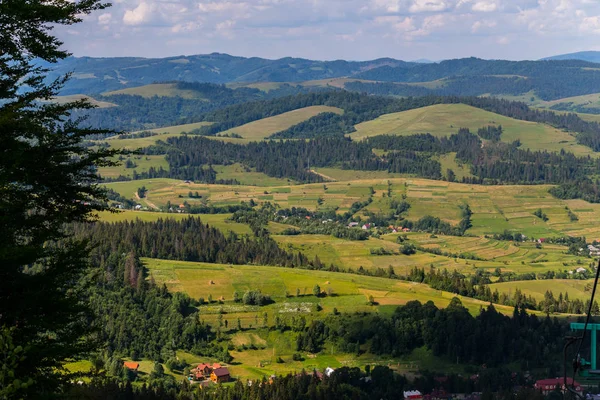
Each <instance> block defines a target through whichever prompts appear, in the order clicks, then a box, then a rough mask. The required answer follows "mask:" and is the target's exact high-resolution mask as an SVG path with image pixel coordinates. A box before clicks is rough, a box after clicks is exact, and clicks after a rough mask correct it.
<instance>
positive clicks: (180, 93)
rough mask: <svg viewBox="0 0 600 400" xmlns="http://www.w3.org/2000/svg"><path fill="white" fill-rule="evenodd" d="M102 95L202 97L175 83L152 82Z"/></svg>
mask: <svg viewBox="0 0 600 400" xmlns="http://www.w3.org/2000/svg"><path fill="white" fill-rule="evenodd" d="M102 94H103V95H104V96H112V95H118V94H127V95H137V96H142V97H145V98H150V97H154V96H158V97H183V98H184V99H201V98H202V97H201V96H200V95H199V93H198V92H196V91H194V90H181V89H177V84H175V83H153V84H150V85H144V86H138V87H133V88H127V89H121V90H115V91H113V92H105V93H102Z"/></svg>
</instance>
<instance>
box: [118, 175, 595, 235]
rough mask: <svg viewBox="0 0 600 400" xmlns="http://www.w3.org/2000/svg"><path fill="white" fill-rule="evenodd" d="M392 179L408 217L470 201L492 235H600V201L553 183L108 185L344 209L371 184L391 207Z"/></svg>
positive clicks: (445, 214) (477, 220)
mask: <svg viewBox="0 0 600 400" xmlns="http://www.w3.org/2000/svg"><path fill="white" fill-rule="evenodd" d="M319 171H322V172H323V173H325V172H327V174H329V175H333V174H334V173H335V171H332V170H327V169H321V170H319ZM340 171H341V170H340ZM343 173H348V171H343ZM388 181H389V182H390V183H391V184H392V195H393V196H394V197H399V196H401V195H403V194H404V195H406V196H407V201H408V202H409V203H410V204H411V208H410V209H409V211H408V212H407V215H406V218H408V219H411V220H418V219H419V218H421V217H423V216H426V215H431V214H434V216H437V217H440V218H442V219H444V220H446V221H448V222H451V223H453V224H456V223H458V221H459V220H460V215H459V207H458V206H459V205H461V204H464V203H468V204H469V206H470V207H471V209H472V211H473V216H472V224H473V227H472V228H471V229H469V231H468V233H469V234H471V235H478V236H483V235H486V234H488V235H491V234H494V233H502V232H503V231H504V230H505V229H508V230H510V231H512V232H519V233H522V234H524V235H526V236H528V237H534V238H543V237H553V236H559V235H563V234H567V235H570V236H585V237H586V238H588V240H589V241H593V240H594V239H600V226H598V224H597V221H598V220H599V219H600V204H591V203H588V202H586V201H584V200H560V199H556V198H554V197H552V196H551V195H550V194H549V193H548V189H549V188H550V187H551V186H550V185H536V186H521V185H501V186H481V185H469V184H461V183H449V182H445V181H432V180H427V179H418V178H414V179H413V178H389V179H363V180H355V181H339V182H328V183H326V184H306V185H286V186H271V187H258V186H243V185H234V186H228V185H211V184H194V183H189V184H188V183H185V182H183V181H179V180H175V179H166V178H160V179H149V180H140V181H129V182H114V183H109V184H107V185H106V186H107V187H109V188H111V189H114V190H115V191H117V192H119V193H120V194H122V195H123V196H125V197H129V198H133V196H134V193H135V191H136V190H137V188H139V187H141V186H142V185H143V186H146V188H147V189H148V193H147V200H148V201H150V202H152V203H153V204H155V205H157V206H158V207H161V206H164V205H165V204H166V203H167V202H168V201H170V202H171V203H172V204H180V203H182V202H183V201H184V200H185V201H187V202H189V203H190V204H193V203H194V202H201V201H204V202H206V203H207V204H208V205H211V204H212V205H230V204H239V203H240V202H241V201H246V202H248V201H250V200H251V199H252V200H254V201H256V202H258V203H262V202H266V201H269V202H272V203H275V204H278V205H279V206H281V207H282V208H289V207H305V208H307V209H310V210H317V209H321V210H326V209H336V210H337V211H338V212H340V213H341V212H346V211H347V210H349V209H350V207H351V205H352V203H354V202H356V201H365V200H367V199H368V198H369V193H370V188H371V187H372V188H373V189H374V190H375V194H374V196H373V202H372V203H371V204H370V205H369V206H368V207H367V209H368V210H370V211H373V212H388V211H389V202H390V199H389V198H386V197H383V195H384V194H385V193H386V192H387V183H388ZM189 191H194V192H195V191H198V193H199V195H200V196H202V198H201V199H191V198H188V196H187V195H188V193H189ZM265 192H266V193H265ZM179 196H181V197H179ZM319 198H321V199H322V204H321V205H319V204H318V200H319ZM566 207H568V208H569V209H570V210H571V211H572V212H573V213H575V214H576V215H577V216H578V218H579V221H576V222H571V221H570V219H569V217H568V211H567V209H566ZM538 208H541V209H542V210H543V212H544V213H546V214H547V215H548V218H549V219H548V221H546V222H544V221H542V220H541V219H539V218H537V217H535V216H534V215H533V212H534V211H535V210H537V209H538ZM433 211H435V212H433ZM359 215H360V214H359Z"/></svg>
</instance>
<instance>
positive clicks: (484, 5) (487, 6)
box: [471, 1, 498, 12]
mask: <svg viewBox="0 0 600 400" xmlns="http://www.w3.org/2000/svg"><path fill="white" fill-rule="evenodd" d="M471 9H472V10H473V11H479V12H492V11H496V10H497V9H498V4H496V2H495V1H478V2H477V3H475V4H473V7H472V8H471Z"/></svg>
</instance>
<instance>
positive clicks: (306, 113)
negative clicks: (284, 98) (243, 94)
mask: <svg viewBox="0 0 600 400" xmlns="http://www.w3.org/2000/svg"><path fill="white" fill-rule="evenodd" d="M325 112H330V113H335V114H343V112H344V111H343V110H342V109H340V108H337V107H328V106H311V107H305V108H299V109H297V110H293V111H288V112H285V113H283V114H279V115H276V116H274V117H269V118H263V119H260V120H257V121H253V122H250V123H247V124H245V125H242V126H238V127H235V128H232V129H229V130H226V131H223V132H221V133H218V134H217V136H226V135H231V134H233V133H235V134H237V135H240V136H241V137H242V138H244V139H252V140H261V139H265V138H266V137H269V136H271V135H272V134H274V133H277V132H280V131H283V130H285V129H288V128H289V127H291V126H293V125H296V124H299V123H300V122H302V121H306V120H307V119H309V118H311V117H314V116H315V115H319V114H321V113H325Z"/></svg>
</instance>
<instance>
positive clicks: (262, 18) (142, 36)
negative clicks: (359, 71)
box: [57, 0, 600, 61]
mask: <svg viewBox="0 0 600 400" xmlns="http://www.w3.org/2000/svg"><path fill="white" fill-rule="evenodd" d="M84 20H85V21H84V22H83V23H82V24H77V25H75V26H68V27H62V28H57V34H58V35H59V37H60V38H61V39H62V40H64V42H65V47H66V48H68V49H69V50H70V51H71V52H72V53H73V55H74V56H79V57H81V56H91V57H117V56H129V57H148V58H163V57H171V56H178V55H183V54H187V55H193V54H209V53H213V52H219V53H227V54H232V55H236V56H243V57H262V58H269V59H278V58H283V57H295V58H308V59H313V60H337V59H344V60H359V61H360V60H372V59H376V58H384V57H389V58H395V59H400V60H419V59H428V60H434V61H439V60H444V59H454V58H465V57H478V58H484V59H506V60H537V59H540V58H544V57H549V56H553V55H556V54H563V53H572V52H578V51H593V50H600V46H599V45H598V39H599V38H600V3H598V2H594V1H590V0H569V1H567V0H368V1H357V0H345V1H342V0H329V1H322V0H217V1H208V2H202V3H198V2H195V1H191V0H177V1H170V2H162V1H158V0H134V1H123V0H118V1H115V3H114V5H113V6H112V7H109V8H107V9H106V10H102V11H100V12H98V13H94V14H93V15H91V16H89V17H85V18H84Z"/></svg>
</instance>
